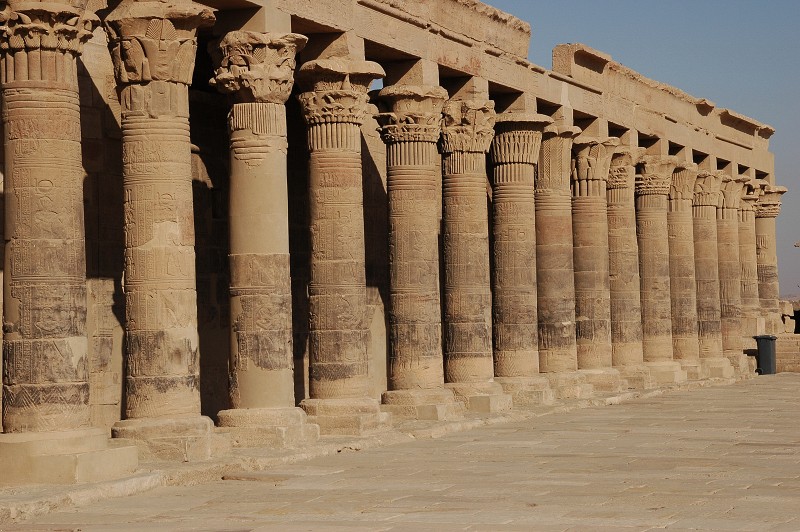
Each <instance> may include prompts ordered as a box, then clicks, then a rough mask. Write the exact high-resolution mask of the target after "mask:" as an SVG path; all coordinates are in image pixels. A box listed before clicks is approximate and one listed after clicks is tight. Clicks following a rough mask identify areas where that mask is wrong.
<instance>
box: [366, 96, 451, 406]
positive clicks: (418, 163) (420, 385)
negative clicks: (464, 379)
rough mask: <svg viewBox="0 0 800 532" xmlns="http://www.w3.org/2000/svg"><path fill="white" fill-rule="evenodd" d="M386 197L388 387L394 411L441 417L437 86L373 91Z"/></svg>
mask: <svg viewBox="0 0 800 532" xmlns="http://www.w3.org/2000/svg"><path fill="white" fill-rule="evenodd" d="M379 98H380V100H381V101H382V102H383V103H384V104H385V105H386V107H387V112H384V113H381V114H380V115H378V121H379V123H380V124H381V126H382V127H381V130H380V132H381V138H382V139H383V141H384V142H385V143H386V165H387V170H386V187H387V194H388V197H389V376H388V378H389V391H387V392H386V393H384V394H383V402H384V403H385V404H387V405H391V407H390V410H391V411H392V412H393V413H398V414H408V415H409V416H411V417H415V418H430V417H433V418H434V419H439V418H440V417H443V416H444V417H447V414H448V412H447V411H446V410H447V409H448V408H450V410H452V409H453V408H452V407H447V406H446V405H447V403H452V402H453V400H454V398H453V392H452V391H450V390H446V389H445V388H444V365H443V359H442V334H441V316H442V314H441V305H440V302H439V217H438V214H437V212H438V210H439V207H438V205H437V204H438V203H439V202H438V201H437V198H438V197H439V194H438V190H439V186H440V185H439V182H440V179H441V157H440V156H439V152H438V150H437V147H436V144H437V142H438V141H439V136H440V134H441V120H442V107H443V105H444V102H445V100H446V99H447V91H445V90H444V89H443V88H442V87H438V86H415V85H394V86H390V87H385V88H384V89H382V90H381V92H380V93H379Z"/></svg>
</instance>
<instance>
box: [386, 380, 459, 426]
mask: <svg viewBox="0 0 800 532" xmlns="http://www.w3.org/2000/svg"><path fill="white" fill-rule="evenodd" d="M381 402H382V403H383V404H382V405H381V411H383V412H390V413H391V414H392V415H393V416H397V417H400V418H403V419H417V420H425V421H456V420H459V419H463V418H464V410H465V406H464V403H462V402H461V401H457V400H456V398H455V396H454V395H453V391H452V390H448V389H446V388H431V389H421V388H420V389H415V390H389V391H387V392H383V395H382V396H381Z"/></svg>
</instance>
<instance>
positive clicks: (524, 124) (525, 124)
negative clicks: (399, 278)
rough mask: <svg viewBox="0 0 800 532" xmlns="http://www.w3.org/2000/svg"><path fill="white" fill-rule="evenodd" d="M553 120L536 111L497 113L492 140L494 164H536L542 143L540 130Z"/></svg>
mask: <svg viewBox="0 0 800 532" xmlns="http://www.w3.org/2000/svg"><path fill="white" fill-rule="evenodd" d="M552 122H553V119H552V118H550V117H549V116H547V115H540V114H536V113H516V112H509V113H502V114H499V115H497V118H496V121H495V126H494V131H495V136H494V141H493V142H492V147H491V151H492V160H493V161H494V163H495V164H514V163H519V164H536V163H537V162H538V161H539V149H540V148H541V145H542V132H543V131H544V128H545V127H546V126H547V125H549V124H550V123H552Z"/></svg>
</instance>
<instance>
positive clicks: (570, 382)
mask: <svg viewBox="0 0 800 532" xmlns="http://www.w3.org/2000/svg"><path fill="white" fill-rule="evenodd" d="M547 379H548V380H549V381H550V387H551V388H552V389H553V393H555V396H556V399H589V398H591V397H593V396H594V386H592V385H591V384H589V383H588V382H586V376H585V375H583V374H582V373H579V372H577V371H569V372H563V373H547Z"/></svg>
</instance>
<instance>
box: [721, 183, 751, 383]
mask: <svg viewBox="0 0 800 532" xmlns="http://www.w3.org/2000/svg"><path fill="white" fill-rule="evenodd" d="M743 182H744V179H743V178H736V179H733V178H730V177H728V176H725V177H724V178H723V180H722V201H721V202H720V204H719V205H718V207H717V252H718V253H719V291H720V310H721V313H720V317H721V325H722V351H723V354H724V355H725V356H726V357H728V358H729V359H730V360H731V363H732V364H733V365H734V367H738V369H739V371H745V370H746V369H747V368H746V364H745V363H746V359H743V354H742V349H743V348H742V322H741V315H742V281H741V265H740V261H739V202H740V201H741V200H740V198H741V191H742V184H743Z"/></svg>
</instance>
